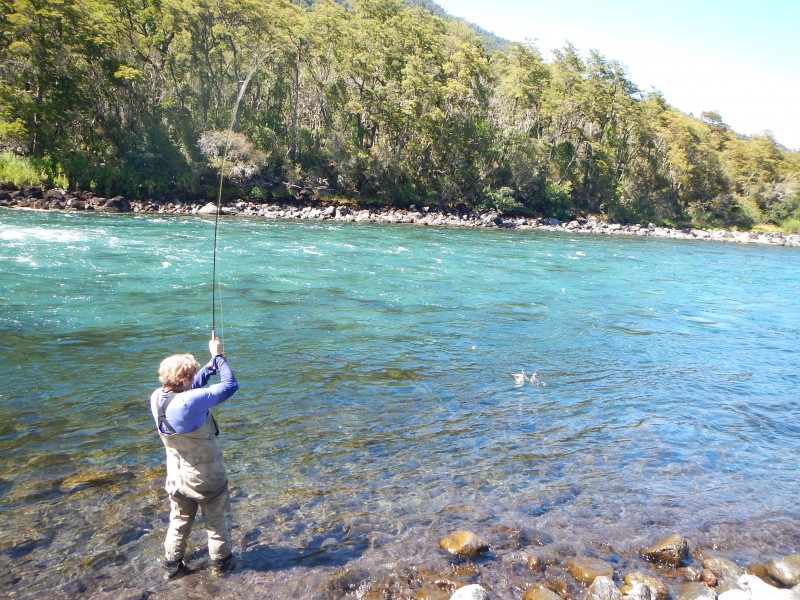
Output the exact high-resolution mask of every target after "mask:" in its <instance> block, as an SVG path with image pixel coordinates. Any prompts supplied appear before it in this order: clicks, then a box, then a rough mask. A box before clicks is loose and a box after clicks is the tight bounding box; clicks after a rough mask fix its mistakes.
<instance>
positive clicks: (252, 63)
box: [0, 0, 800, 227]
mask: <svg viewBox="0 0 800 600" xmlns="http://www.w3.org/2000/svg"><path fill="white" fill-rule="evenodd" d="M437 9H438V6H437V5H435V3H433V2H420V1H417V2H408V3H407V2H403V1H401V0H353V1H352V2H347V3H336V2H333V1H332V0H321V1H317V2H290V1H288V0H230V1H228V2H224V3H219V2H209V1H208V0H0V150H2V151H5V152H7V153H14V154H17V155H24V156H28V157H30V158H31V159H32V160H35V161H38V164H41V165H42V168H43V170H44V172H46V173H48V174H49V175H50V176H51V178H52V177H54V176H55V175H56V174H58V175H59V176H60V177H61V178H62V179H65V180H66V181H68V184H69V185H70V186H73V187H79V188H86V189H92V190H94V191H96V192H98V193H104V194H110V193H123V194H128V195H131V196H136V197H145V196H149V197H156V198H174V197H199V196H202V195H203V194H208V191H209V189H211V186H212V183H213V172H214V170H215V169H216V168H217V167H218V165H219V153H218V151H217V150H214V148H217V147H218V145H219V140H220V139H221V138H220V136H221V135H222V134H223V133H224V132H226V131H228V129H229V128H232V129H233V130H234V131H235V134H236V138H235V140H236V145H237V148H238V149H239V152H238V154H237V157H236V161H238V162H237V165H238V169H237V170H236V171H235V173H236V176H235V177H234V176H233V175H231V177H230V178H229V183H231V185H234V184H235V185H236V186H238V187H235V188H231V193H235V194H244V195H247V194H249V195H250V196H251V197H253V198H258V197H263V196H264V193H265V192H264V188H263V186H260V185H259V181H262V180H265V179H272V180H278V179H283V180H288V179H293V178H298V177H304V178H306V179H307V180H309V181H319V180H325V181H327V182H328V183H329V185H330V186H332V187H334V188H335V189H336V190H337V191H338V192H339V193H340V194H341V195H343V196H351V197H360V198H370V199H380V200H382V201H384V202H386V203H390V204H394V205H398V206H403V205H408V204H411V203H418V202H420V201H425V202H431V203H439V204H449V205H454V204H462V205H464V206H467V207H480V208H489V207H493V208H496V209H499V210H501V211H504V212H515V211H516V212H519V213H529V214H544V215H549V216H560V217H562V218H564V217H567V216H569V215H575V214H580V213H595V214H605V215H607V216H608V217H609V218H611V219H614V220H617V221H623V222H625V221H655V222H669V223H682V222H683V223H688V222H692V223H695V224H700V225H703V224H715V225H724V226H731V227H734V226H738V227H748V226H752V225H753V224H756V223H761V222H771V223H774V224H781V223H787V222H793V221H797V222H798V223H800V193H798V191H797V190H798V186H797V182H798V179H799V176H798V173H800V157H798V153H796V152H789V151H788V150H786V149H785V148H782V147H781V146H780V145H779V144H777V143H776V141H775V139H774V138H773V137H772V135H771V134H770V133H768V132H766V133H764V134H762V135H757V136H751V137H746V136H742V135H739V134H737V133H736V132H734V131H732V130H731V129H730V128H729V127H728V126H727V125H726V124H725V123H724V121H723V118H722V117H721V116H720V115H719V114H717V113H714V112H707V113H703V114H702V115H700V116H699V117H695V116H692V115H686V114H683V113H681V112H680V111H678V110H676V109H675V108H673V107H671V106H670V105H669V103H668V101H667V99H665V98H664V97H663V96H662V95H660V94H659V93H657V92H643V91H642V90H640V89H639V88H638V87H637V86H636V85H635V83H634V82H632V81H631V80H630V78H629V76H628V74H627V72H626V70H625V67H624V66H623V65H622V64H621V63H619V62H617V61H615V60H610V59H608V58H606V57H604V56H602V55H601V54H600V53H599V52H596V51H590V52H588V53H582V52H581V51H579V50H578V49H577V48H575V47H573V46H566V47H564V48H562V49H559V50H557V51H555V52H554V58H553V59H552V60H551V61H549V62H548V61H546V60H544V59H543V57H542V54H541V53H540V51H539V49H537V48H536V47H535V46H533V45H526V44H496V45H495V44H492V47H491V48H490V47H488V46H487V44H486V42H485V38H482V37H481V36H480V35H479V34H478V33H476V31H475V30H474V29H473V28H471V27H470V26H469V25H468V24H466V23H464V22H463V21H461V20H457V19H450V18H447V17H446V15H444V14H443V13H442V12H441V9H438V10H437ZM239 98H241V101H240V102H237V100H238V99H239ZM230 137H231V136H230V135H228V139H230ZM214 144H217V146H214Z"/></svg>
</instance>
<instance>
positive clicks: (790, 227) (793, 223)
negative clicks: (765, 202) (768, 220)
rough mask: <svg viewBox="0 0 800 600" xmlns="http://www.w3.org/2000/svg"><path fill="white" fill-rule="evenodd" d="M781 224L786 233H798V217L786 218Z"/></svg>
mask: <svg viewBox="0 0 800 600" xmlns="http://www.w3.org/2000/svg"><path fill="white" fill-rule="evenodd" d="M781 225H782V226H783V230H784V231H785V232H786V233H800V217H794V218H792V219H788V220H786V221H784V222H783V223H782V224H781Z"/></svg>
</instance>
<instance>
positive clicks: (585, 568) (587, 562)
mask: <svg viewBox="0 0 800 600" xmlns="http://www.w3.org/2000/svg"><path fill="white" fill-rule="evenodd" d="M567 569H569V572H570V573H572V576H573V577H574V578H575V579H577V580H578V581H579V582H580V583H582V584H584V585H589V584H591V583H592V582H593V581H594V580H595V579H597V578H598V577H607V578H608V579H611V578H612V577H614V567H612V566H611V565H610V564H609V563H607V562H606V561H604V560H600V559H599V558H592V557H590V556H576V557H575V558H572V559H570V560H569V561H568V562H567Z"/></svg>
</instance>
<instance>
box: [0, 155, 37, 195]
mask: <svg viewBox="0 0 800 600" xmlns="http://www.w3.org/2000/svg"><path fill="white" fill-rule="evenodd" d="M44 177H45V174H44V173H43V172H42V170H41V169H40V168H38V167H37V166H36V165H35V164H34V162H33V161H32V160H31V159H30V158H26V157H22V156H17V155H16V154H14V153H13V152H7V151H6V152H0V182H3V183H11V184H13V185H15V186H25V185H36V184H39V183H41V181H42V179H44Z"/></svg>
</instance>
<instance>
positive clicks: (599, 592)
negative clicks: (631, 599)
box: [583, 576, 622, 600]
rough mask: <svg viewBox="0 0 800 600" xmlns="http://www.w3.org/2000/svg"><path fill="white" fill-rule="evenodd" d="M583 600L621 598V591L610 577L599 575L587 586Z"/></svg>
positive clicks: (616, 599) (618, 599)
mask: <svg viewBox="0 0 800 600" xmlns="http://www.w3.org/2000/svg"><path fill="white" fill-rule="evenodd" d="M583 600H622V593H621V592H620V591H619V590H618V589H617V586H616V585H614V581H613V580H612V579H611V578H610V577H605V576H600V577H598V578H597V579H595V580H594V581H593V582H592V585H590V586H589V587H588V588H587V590H586V593H585V594H584V595H583Z"/></svg>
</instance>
